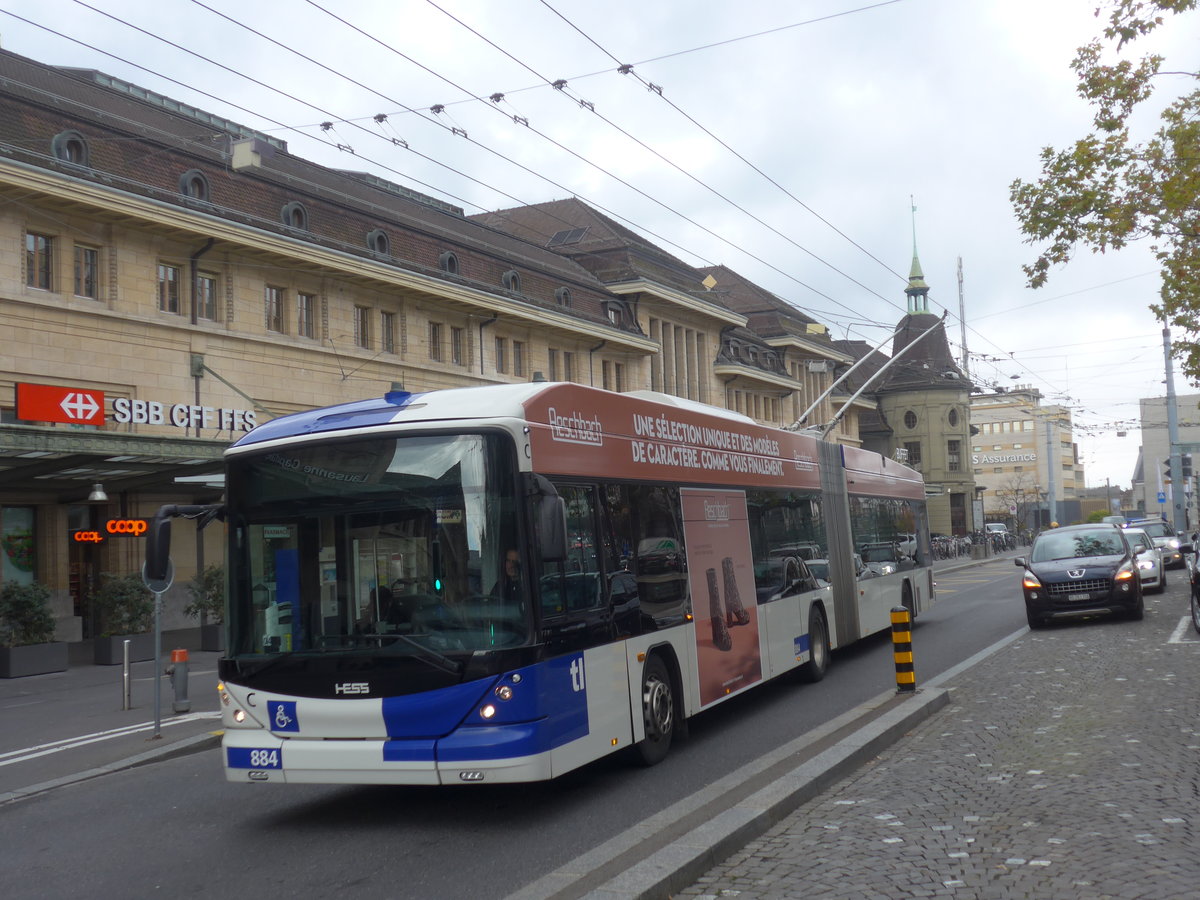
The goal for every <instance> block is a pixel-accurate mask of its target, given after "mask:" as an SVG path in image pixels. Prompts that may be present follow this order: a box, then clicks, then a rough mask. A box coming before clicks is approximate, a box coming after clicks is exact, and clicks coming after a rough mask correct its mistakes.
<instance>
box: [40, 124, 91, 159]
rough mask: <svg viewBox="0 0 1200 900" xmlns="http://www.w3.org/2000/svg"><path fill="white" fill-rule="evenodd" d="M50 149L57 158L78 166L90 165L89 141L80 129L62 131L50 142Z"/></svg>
mask: <svg viewBox="0 0 1200 900" xmlns="http://www.w3.org/2000/svg"><path fill="white" fill-rule="evenodd" d="M50 149H51V151H52V152H53V153H54V158H55V159H61V160H62V161H63V162H69V163H74V164H75V165H77V166H86V165H90V163H89V162H88V159H89V157H90V153H89V152H88V143H87V140H86V139H85V138H84V136H83V135H82V134H80V133H79V132H78V131H62V132H59V133H58V134H56V135H55V136H54V139H53V140H52V141H51V142H50Z"/></svg>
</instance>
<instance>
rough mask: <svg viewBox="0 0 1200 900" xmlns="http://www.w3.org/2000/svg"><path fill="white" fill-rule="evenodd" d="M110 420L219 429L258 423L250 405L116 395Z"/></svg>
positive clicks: (242, 428) (245, 428)
mask: <svg viewBox="0 0 1200 900" xmlns="http://www.w3.org/2000/svg"><path fill="white" fill-rule="evenodd" d="M112 420H113V421H114V422H115V423H117V424H118V425H174V426H175V427H176V428H215V429H217V430H218V431H250V430H251V429H252V428H253V427H254V426H255V425H257V424H258V418H257V413H256V412H255V411H254V410H252V409H225V408H218V407H215V406H199V405H197V404H193V403H175V404H171V405H168V404H166V403H161V402H159V401H158V400H133V399H131V398H129V397H117V398H116V399H114V400H113V402H112Z"/></svg>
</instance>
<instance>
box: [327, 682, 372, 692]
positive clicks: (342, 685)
mask: <svg viewBox="0 0 1200 900" xmlns="http://www.w3.org/2000/svg"><path fill="white" fill-rule="evenodd" d="M333 692H334V693H335V694H369V693H371V685H370V683H369V682H366V681H342V682H339V683H338V684H335V685H334V686H333Z"/></svg>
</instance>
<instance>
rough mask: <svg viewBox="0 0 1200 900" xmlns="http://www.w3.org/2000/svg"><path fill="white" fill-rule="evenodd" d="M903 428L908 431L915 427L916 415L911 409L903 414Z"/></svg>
mask: <svg viewBox="0 0 1200 900" xmlns="http://www.w3.org/2000/svg"><path fill="white" fill-rule="evenodd" d="M904 427H905V428H909V429H912V428H916V427H917V414H916V413H915V412H913V411H912V410H911V409H910V410H909V411H908V412H906V413H905V414H904Z"/></svg>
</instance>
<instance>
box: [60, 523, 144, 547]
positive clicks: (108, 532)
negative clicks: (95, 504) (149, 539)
mask: <svg viewBox="0 0 1200 900" xmlns="http://www.w3.org/2000/svg"><path fill="white" fill-rule="evenodd" d="M149 528H150V524H149V523H148V522H147V521H146V520H145V519H109V520H108V521H107V522H105V523H104V525H103V527H101V528H100V529H99V530H98V531H82V530H81V531H76V532H75V533H74V534H73V535H72V538H73V539H74V541H75V543H77V544H101V543H103V542H104V541H105V539H106V538H107V537H109V536H111V537H141V536H142V535H143V534H145V533H146V531H147V530H148V529H149Z"/></svg>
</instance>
